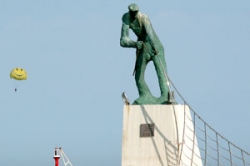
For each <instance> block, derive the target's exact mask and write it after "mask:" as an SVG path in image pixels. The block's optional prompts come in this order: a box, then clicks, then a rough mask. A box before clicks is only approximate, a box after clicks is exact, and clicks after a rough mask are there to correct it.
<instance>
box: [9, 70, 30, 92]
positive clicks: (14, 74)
mask: <svg viewBox="0 0 250 166" xmlns="http://www.w3.org/2000/svg"><path fill="white" fill-rule="evenodd" d="M27 77H28V75H27V72H26V71H25V70H24V69H22V68H19V67H17V68H14V69H12V70H11V72H10V78H11V79H15V80H17V81H21V80H26V79H27ZM15 91H17V86H15Z"/></svg>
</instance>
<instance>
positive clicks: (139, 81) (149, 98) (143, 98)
mask: <svg viewBox="0 0 250 166" xmlns="http://www.w3.org/2000/svg"><path fill="white" fill-rule="evenodd" d="M147 64H148V60H147V59H146V58H145V56H144V55H143V54H141V55H139V57H138V59H137V64H136V72H135V82H136V86H137V88H138V92H139V98H138V99H136V100H135V101H134V104H152V103H154V102H155V100H156V98H155V97H153V95H152V94H151V92H150V90H149V88H148V86H147V84H146V82H145V79H144V75H145V70H146V66H147Z"/></svg>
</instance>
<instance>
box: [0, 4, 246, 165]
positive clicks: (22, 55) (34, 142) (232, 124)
mask: <svg viewBox="0 0 250 166" xmlns="http://www.w3.org/2000/svg"><path fill="white" fill-rule="evenodd" d="M132 2H135V3H137V4H138V5H139V7H140V11H141V12H142V13H145V14H147V15H148V16H149V17H150V19H151V22H152V24H153V27H154V29H155V31H156V33H157V35H158V37H159V38H160V40H161V41H162V43H163V45H164V48H165V54H166V55H165V56H166V61H167V67H168V74H169V77H170V78H171V80H172V81H173V83H174V85H175V86H176V87H177V89H178V90H179V91H180V93H181V94H182V96H184V98H185V100H186V101H187V102H188V103H189V105H191V107H192V108H193V109H194V110H195V111H196V113H197V114H199V115H200V116H201V117H202V118H203V119H204V120H205V121H206V122H207V123H208V124H209V125H211V126H212V127H213V128H214V129H215V130H216V131H218V132H219V133H220V134H221V135H223V136H224V137H226V138H227V139H228V140H230V141H231V142H233V143H235V144H236V145H238V146H239V147H241V148H243V149H244V150H246V151H250V148H249V147H250V142H249V140H250V134H249V133H248V130H247V129H248V128H249V126H250V123H249V118H250V105H249V101H248V100H249V99H250V88H249V85H250V75H249V70H250V67H249V62H250V56H249V55H250V20H249V16H250V11H249V8H250V2H249V1H247V0H241V1H238V2H236V1H232V0H221V1H215V0H210V1H199V0H190V1H167V0H155V1H140V0H136V1H127V0H125V1H108V2H107V1H102V0H92V1H80V0H73V1H68V0H67V1H66V0H60V1H59V0H53V1H51V0H43V1H32V0H24V1H19V0H8V1H7V0H3V1H1V2H0V50H1V55H0V63H1V65H0V67H1V70H0V78H1V86H0V92H1V96H0V114H1V116H0V133H1V142H0V156H1V157H0V162H1V165H8V166H14V165H26V166H31V165H34V163H38V165H53V164H54V161H53V158H52V157H53V150H54V148H55V147H62V148H63V149H64V152H65V153H66V154H67V156H68V158H69V159H70V161H71V162H72V164H73V165H91V166H100V165H104V166H110V165H112V166H113V165H120V164H121V143H122V118H123V117H122V116H123V115H122V112H123V102H122V99H121V93H122V92H124V91H125V92H126V93H127V96H128V97H129V99H130V100H131V101H133V100H135V99H136V98H137V97H138V93H137V88H136V85H135V82H134V77H133V76H132V72H133V67H134V61H135V50H134V49H128V48H122V47H120V45H119V39H120V30H121V16H122V15H123V13H125V12H127V6H128V5H129V4H130V3H132ZM131 38H132V39H135V36H134V35H133V34H132V33H131ZM15 67H22V68H24V69H26V70H27V72H28V79H27V80H26V81H23V82H20V85H19V86H18V90H17V92H14V88H15V86H16V85H15V83H14V82H15V81H13V80H11V79H10V78H9V73H10V71H11V69H12V68H15ZM146 80H147V83H148V85H149V87H150V89H151V90H152V93H153V94H154V95H155V96H158V95H159V88H158V83H157V78H156V74H155V71H154V67H153V65H152V64H151V63H150V64H149V66H148V68H147V71H146Z"/></svg>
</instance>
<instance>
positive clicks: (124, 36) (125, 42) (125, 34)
mask: <svg viewBox="0 0 250 166" xmlns="http://www.w3.org/2000/svg"><path fill="white" fill-rule="evenodd" d="M126 17H127V16H126V15H124V16H123V18H122V29H121V38H120V45H121V46H122V47H134V48H136V42H135V41H133V40H131V39H130V38H129V23H128V21H127V18H126Z"/></svg>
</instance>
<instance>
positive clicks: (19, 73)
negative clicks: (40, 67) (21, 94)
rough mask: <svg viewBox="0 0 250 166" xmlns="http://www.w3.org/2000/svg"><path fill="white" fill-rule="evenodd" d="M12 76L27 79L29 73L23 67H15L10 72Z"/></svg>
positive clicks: (17, 78)
mask: <svg viewBox="0 0 250 166" xmlns="http://www.w3.org/2000/svg"><path fill="white" fill-rule="evenodd" d="M10 78H14V79H16V80H26V79H27V73H26V71H25V70H24V69H22V68H14V69H13V70H11V72H10Z"/></svg>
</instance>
